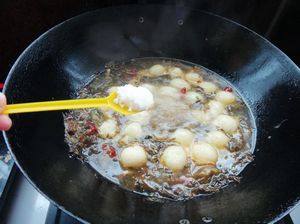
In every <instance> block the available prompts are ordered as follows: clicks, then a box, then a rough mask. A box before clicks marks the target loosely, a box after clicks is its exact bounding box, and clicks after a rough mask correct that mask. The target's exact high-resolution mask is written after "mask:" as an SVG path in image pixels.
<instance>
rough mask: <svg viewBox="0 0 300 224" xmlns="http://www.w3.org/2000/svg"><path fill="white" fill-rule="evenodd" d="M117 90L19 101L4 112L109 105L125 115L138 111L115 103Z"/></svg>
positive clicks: (12, 112) (8, 106)
mask: <svg viewBox="0 0 300 224" xmlns="http://www.w3.org/2000/svg"><path fill="white" fill-rule="evenodd" d="M117 96H118V95H117V93H116V92H112V93H111V94H109V96H107V97H104V98H89V99H75V100H58V101H45V102H34V103H18V104H9V105H7V106H6V108H5V110H4V111H3V112H2V113H3V114H16V113H28V112H40V111H53V110H72V109H83V108H99V107H107V108H110V109H112V110H114V111H117V112H119V113H120V114H123V115H130V114H134V113H137V112H138V111H132V110H129V108H128V107H126V106H120V105H119V104H117V103H115V102H114V101H115V99H116V97H117Z"/></svg>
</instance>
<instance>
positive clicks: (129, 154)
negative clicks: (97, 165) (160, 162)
mask: <svg viewBox="0 0 300 224" xmlns="http://www.w3.org/2000/svg"><path fill="white" fill-rule="evenodd" d="M120 162H121V164H122V166H123V167H125V168H140V167H143V166H145V165H146V163H147V154H146V152H145V150H144V148H143V147H141V146H139V145H135V146H131V147H128V148H125V149H123V151H122V152H121V155H120Z"/></svg>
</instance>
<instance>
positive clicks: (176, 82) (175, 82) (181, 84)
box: [170, 78, 191, 90]
mask: <svg viewBox="0 0 300 224" xmlns="http://www.w3.org/2000/svg"><path fill="white" fill-rule="evenodd" d="M170 85H171V86H173V87H175V88H177V89H182V88H186V89H187V90H189V89H190V88H191V86H190V84H188V83H187V82H186V81H185V80H183V79H180V78H176V79H172V81H171V82H170Z"/></svg>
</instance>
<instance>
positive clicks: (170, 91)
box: [159, 86, 180, 98]
mask: <svg viewBox="0 0 300 224" xmlns="http://www.w3.org/2000/svg"><path fill="white" fill-rule="evenodd" d="M159 94H160V95H164V96H170V97H173V98H179V97H180V94H179V92H178V90H177V89H175V88H174V87H171V86H162V87H160V89H159Z"/></svg>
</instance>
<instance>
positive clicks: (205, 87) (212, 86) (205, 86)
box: [199, 82, 218, 93]
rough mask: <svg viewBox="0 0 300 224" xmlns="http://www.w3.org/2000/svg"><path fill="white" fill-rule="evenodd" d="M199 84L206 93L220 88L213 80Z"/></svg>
mask: <svg viewBox="0 0 300 224" xmlns="http://www.w3.org/2000/svg"><path fill="white" fill-rule="evenodd" d="M199 86H200V87H201V88H202V89H203V91H204V92H205V93H213V92H215V91H216V90H217V89H218V87H217V86H216V85H215V84H214V83H212V82H201V83H200V84H199Z"/></svg>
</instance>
